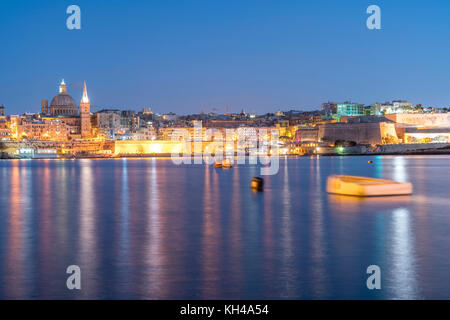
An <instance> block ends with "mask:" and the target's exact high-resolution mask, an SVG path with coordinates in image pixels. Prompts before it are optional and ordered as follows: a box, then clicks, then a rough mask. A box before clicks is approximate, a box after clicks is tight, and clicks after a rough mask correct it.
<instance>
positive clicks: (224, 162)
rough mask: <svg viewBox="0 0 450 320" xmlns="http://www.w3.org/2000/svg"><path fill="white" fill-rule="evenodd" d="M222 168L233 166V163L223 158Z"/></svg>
mask: <svg viewBox="0 0 450 320" xmlns="http://www.w3.org/2000/svg"><path fill="white" fill-rule="evenodd" d="M222 168H223V169H229V168H233V164H232V163H231V161H230V160H228V159H225V160H223V162H222Z"/></svg>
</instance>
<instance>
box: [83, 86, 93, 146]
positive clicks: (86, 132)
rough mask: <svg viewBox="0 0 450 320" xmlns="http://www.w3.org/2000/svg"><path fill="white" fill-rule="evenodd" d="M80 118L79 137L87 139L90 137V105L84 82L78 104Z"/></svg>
mask: <svg viewBox="0 0 450 320" xmlns="http://www.w3.org/2000/svg"><path fill="white" fill-rule="evenodd" d="M80 118H81V137H82V138H83V139H84V138H89V137H90V136H91V103H90V101H89V98H88V95H87V89H86V81H85V82H84V90H83V98H82V99H81V103H80Z"/></svg>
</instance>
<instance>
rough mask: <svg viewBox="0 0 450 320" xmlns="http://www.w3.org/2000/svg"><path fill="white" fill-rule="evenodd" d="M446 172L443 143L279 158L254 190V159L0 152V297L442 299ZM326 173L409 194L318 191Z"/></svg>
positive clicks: (449, 165) (449, 261) (446, 284)
mask: <svg viewBox="0 0 450 320" xmlns="http://www.w3.org/2000/svg"><path fill="white" fill-rule="evenodd" d="M369 161H373V163H368V162H369ZM449 170H450V156H447V155H435V156H425V155H424V156H358V157H338V156H336V157H316V156H314V157H299V158H281V159H280V170H279V172H278V174H276V175H274V176H266V177H264V180H265V181H264V182H265V183H264V191H263V192H254V191H252V190H251V188H250V183H251V179H252V177H255V176H258V175H259V172H260V170H259V167H258V166H256V165H254V166H252V165H238V166H235V167H233V168H232V169H229V170H222V169H215V168H214V166H213V165H209V166H208V165H204V164H202V165H175V164H173V163H172V161H171V159H170V158H165V159H163V158H148V159H103V160H93V159H92V160H91V159H84V160H33V161H27V160H2V161H0V298H1V299H19V298H26V299H59V298H61V299H87V298H89V299H91V298H92V299H131V298H137V299H320V298H325V299H347V298H355V299H432V298H433V299H434V298H437V299H439V298H443V299H450V272H449V271H450V256H449V255H448V252H450V233H449V230H450V215H449V213H448V211H449V210H448V208H449V205H450V200H449V196H450V191H449V190H450V181H449V179H448V172H449ZM331 174H346V175H360V176H370V177H375V178H384V179H393V180H397V181H400V182H412V183H413V185H414V194H413V195H412V196H403V197H389V198H386V197H383V198H370V199H360V198H353V197H345V196H336V195H328V194H326V192H325V189H326V186H325V184H326V179H327V177H328V176H329V175H331ZM69 265H79V266H80V268H81V273H82V284H81V285H82V289H81V290H80V291H77V290H74V291H70V290H68V289H67V288H66V279H67V277H68V275H67V274H66V268H67V267H68V266H69ZM370 265H378V266H380V268H381V273H382V281H381V285H382V289H381V290H372V291H371V290H368V289H367V287H366V279H367V277H368V276H369V275H367V274H366V269H367V267H368V266H370Z"/></svg>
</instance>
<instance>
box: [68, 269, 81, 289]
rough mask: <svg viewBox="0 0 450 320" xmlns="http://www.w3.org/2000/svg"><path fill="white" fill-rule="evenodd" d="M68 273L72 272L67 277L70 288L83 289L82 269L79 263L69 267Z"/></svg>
mask: <svg viewBox="0 0 450 320" xmlns="http://www.w3.org/2000/svg"><path fill="white" fill-rule="evenodd" d="M66 273H68V274H70V276H69V277H68V278H67V281H66V286H67V289H69V290H74V289H77V290H81V269H80V267H79V266H77V265H71V266H68V267H67V270H66Z"/></svg>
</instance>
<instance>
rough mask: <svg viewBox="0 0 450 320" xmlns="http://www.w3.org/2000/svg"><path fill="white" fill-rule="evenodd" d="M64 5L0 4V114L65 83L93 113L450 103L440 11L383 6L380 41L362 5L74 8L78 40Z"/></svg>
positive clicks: (437, 6)
mask: <svg viewBox="0 0 450 320" xmlns="http://www.w3.org/2000/svg"><path fill="white" fill-rule="evenodd" d="M324 3H326V4H327V6H322V4H324ZM70 4H71V3H69V2H66V1H40V2H39V3H34V2H32V1H14V2H13V1H4V2H2V3H1V4H0V8H1V10H0V18H1V19H0V21H1V22H0V23H1V25H2V27H1V28H0V38H1V39H2V40H3V46H4V48H5V49H3V50H2V52H1V53H0V61H2V69H3V70H2V76H1V77H0V104H4V105H5V106H6V108H7V110H8V113H12V114H21V113H24V112H30V111H31V112H33V111H34V112H38V111H39V104H40V101H41V100H42V99H48V98H49V96H50V95H51V94H52V91H51V88H54V86H55V85H56V84H57V83H58V81H59V80H60V79H62V78H65V79H66V80H68V85H69V86H70V87H71V93H72V95H73V96H75V97H78V96H80V97H81V93H82V89H83V81H84V80H87V82H88V83H89V86H90V88H91V89H90V91H91V92H92V93H91V94H90V98H91V100H92V101H93V107H95V106H100V107H105V108H110V107H111V108H112V107H123V108H127V109H141V108H142V107H144V106H151V107H152V109H153V110H154V111H155V112H158V113H167V112H174V113H177V114H190V113H199V112H200V111H201V110H203V111H204V112H210V111H212V109H213V108H217V109H219V112H225V110H226V106H227V105H228V106H229V108H231V111H232V112H240V110H241V109H245V110H246V111H248V112H252V113H253V112H254V113H257V114H264V113H266V112H271V111H274V110H276V109H281V110H289V109H297V110H304V111H309V110H314V109H317V108H319V107H320V105H321V104H322V103H323V102H326V101H347V100H352V101H358V102H361V103H375V102H383V101H391V100H395V99H405V100H408V101H413V102H414V103H422V104H426V105H428V106H436V107H448V101H450V93H448V90H447V89H446V83H447V82H448V80H449V76H448V72H446V71H447V70H449V68H450V62H449V61H448V59H446V56H445V52H447V51H448V49H449V48H448V46H449V45H448V44H447V43H445V41H441V39H443V38H445V36H446V34H448V33H449V30H447V29H446V28H442V26H443V25H445V22H446V15H445V12H446V10H445V8H447V7H449V4H448V3H446V2H444V1H436V2H433V4H431V5H429V6H427V8H423V7H422V6H420V5H418V3H417V2H412V3H411V2H410V3H408V6H406V5H402V4H398V3H397V4H394V3H389V2H384V1H381V2H379V3H378V5H379V6H380V7H381V10H382V29H381V30H375V31H374V30H368V29H367V28H366V26H365V20H366V19H367V17H368V15H367V14H366V12H365V9H366V8H367V5H368V3H367V2H365V1H349V2H348V3H347V2H346V3H345V4H341V3H339V4H337V3H333V2H330V1H322V2H320V3H316V4H314V3H307V2H302V3H299V2H294V1H285V2H283V3H282V4H280V3H278V4H277V3H275V2H273V1H263V2H258V5H257V6H256V5H255V3H254V2H252V1H247V2H240V3H239V2H237V1H230V2H227V3H210V2H205V1H198V2H193V3H188V4H186V3H181V2H179V1H172V2H170V3H159V4H155V3H138V4H136V3H133V4H129V3H126V2H125V1H116V2H113V3H111V2H106V1H103V2H96V3H95V4H92V3H89V2H87V1H79V2H78V3H77V5H79V6H80V8H81V15H82V28H81V30H68V29H67V28H66V27H65V20H66V18H67V16H68V15H67V14H66V8H67V6H68V5H70ZM431 13H432V15H431ZM430 19H433V22H434V23H429V22H430ZM6 27H7V28H6ZM6 30H8V31H6ZM58 42H60V43H58ZM119 43H120V45H119ZM419 60H420V61H421V63H420V64H419V63H417V62H418V61H419ZM69 79H70V80H69ZM24 92H26V94H24ZM94 110H95V108H94Z"/></svg>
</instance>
